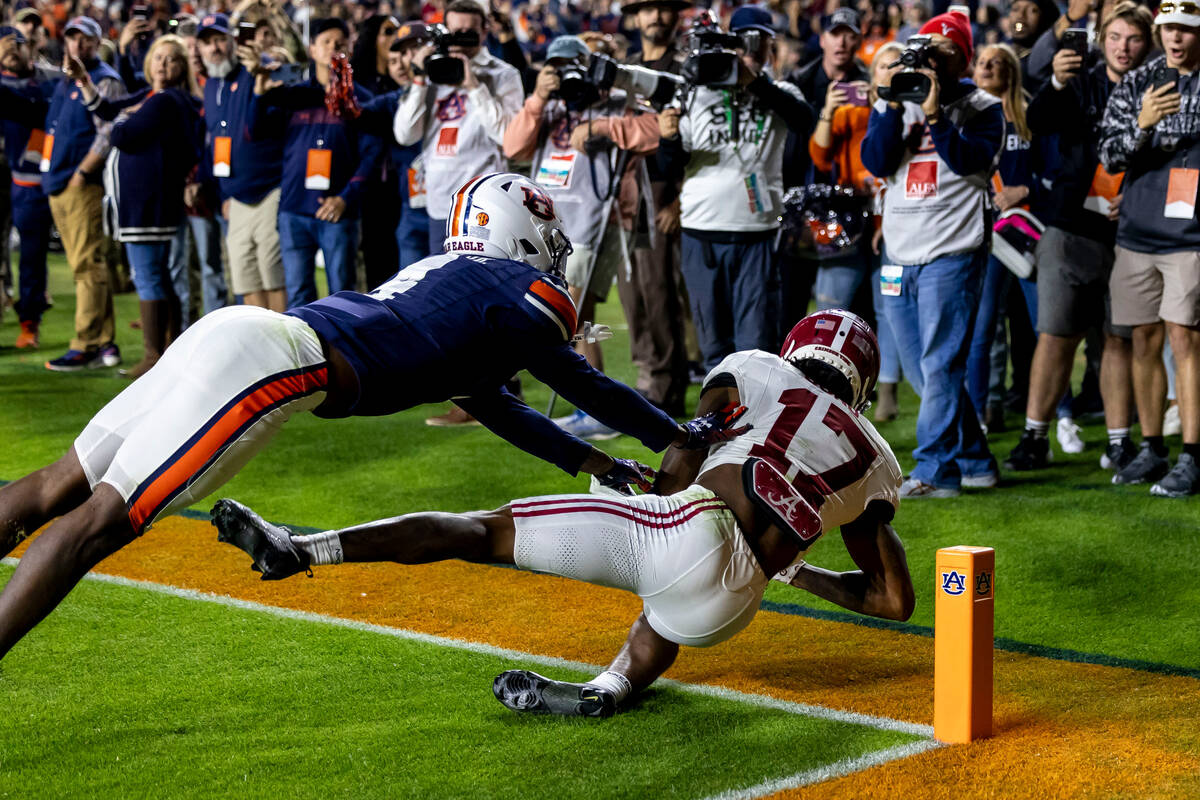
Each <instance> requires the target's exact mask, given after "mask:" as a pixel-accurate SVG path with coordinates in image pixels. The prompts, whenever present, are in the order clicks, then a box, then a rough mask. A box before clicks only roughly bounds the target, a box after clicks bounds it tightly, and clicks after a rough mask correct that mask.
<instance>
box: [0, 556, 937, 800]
mask: <svg viewBox="0 0 1200 800" xmlns="http://www.w3.org/2000/svg"><path fill="white" fill-rule="evenodd" d="M19 561H20V560H19V559H16V558H4V559H0V563H2V564H6V565H8V566H11V567H15V566H16V565H17V564H18V563H19ZM84 580H89V581H96V582H99V583H107V584H111V585H114V586H124V587H127V588H132V589H141V590H143V591H148V592H155V593H157V594H163V595H169V596H171V597H179V598H182V599H185V600H196V601H199V602H202V603H213V604H215V605H221V606H226V607H229V608H236V609H240V610H243V611H255V612H258V613H261V614H270V615H273V616H276V617H282V618H284V619H292V620H300V621H303V622H315V623H319V624H323V625H332V626H335V627H339V628H348V629H350V630H356V631H363V632H366V633H375V634H380V635H383V636H392V637H395V638H397V639H405V640H408V641H413V642H421V643H423V644H430V645H435V646H438V647H449V648H454V649H456V650H465V651H467V652H470V653H478V654H480V655H487V656H495V657H498V658H505V659H509V660H512V661H526V662H532V663H534V664H538V665H540V666H543V667H557V668H560V669H571V670H577V671H580V672H588V671H593V672H598V671H600V670H602V669H603V667H600V666H597V665H595V664H585V663H583V662H581V661H569V660H567V659H565V658H556V657H554V656H544V655H538V654H535V653H524V652H521V651H520V650H510V649H508V648H505V647H496V646H494V645H490V644H482V643H480V642H469V641H465V640H462V639H451V638H449V637H445V636H434V635H432V634H428V633H418V632H417V631H410V630H407V629H404V628H390V627H387V626H386V625H375V624H373V623H370V622H360V621H358V620H354V619H346V618H344V617H333V616H329V615H326V614H315V613H313V612H311V611H298V610H296V609H292V608H280V607H279V606H268V605H264V604H262V603H255V602H252V601H250V600H240V599H238V598H236V597H229V596H227V595H217V594H211V593H209V592H198V591H196V590H194V589H181V588H179V587H178V586H170V585H167V584H164V583H154V582H152V581H137V580H133V579H131V578H123V577H121V576H119V575H106V574H104V573H98V572H97V573H88V574H87V575H85V576H84ZM655 685H656V686H668V687H670V688H672V689H678V690H680V691H684V692H690V693H692V694H699V695H705V696H707V697H713V698H717V699H721V700H729V701H733V702H737V703H745V704H747V705H752V706H758V707H760V708H770V709H774V710H778V711H784V712H787V713H789V714H797V715H799V716H805V717H814V718H817V719H822V720H828V721H832V722H841V723H845V724H850V725H861V726H863V727H868V728H875V729H877V730H884V731H893V732H897V733H907V734H910V735H913V736H920V737H922V738H921V740H920V741H916V742H910V743H908V744H903V745H896V746H893V747H888V748H884V749H883V750H875V751H872V752H867V753H864V754H863V755H860V756H854V757H853V758H848V759H843V760H842V761H837V762H834V763H832V764H826V765H824V766H821V767H816V768H814V769H811V770H806V771H804V772H798V773H795V774H794V775H788V776H785V777H782V778H775V779H772V780H768V781H764V782H762V783H759V784H755V785H754V786H749V787H746V788H742V789H730V790H728V791H725V792H722V793H720V794H716V795H712V796H711V797H709V798H705V800H751V799H752V798H757V797H765V796H766V795H770V794H774V793H775V792H779V791H783V790H784V789H796V788H799V787H801V786H809V785H811V784H814V783H821V782H823V781H827V780H832V779H834V778H841V777H844V776H846V775H850V774H852V773H855V772H861V771H862V770H865V769H869V768H870V767H876V766H880V765H882V764H886V763H888V762H889V761H898V760H900V759H903V758H908V757H909V756H915V755H917V754H919V753H924V752H926V751H928V750H934V749H936V748H939V747H944V746H945V745H943V744H942V743H941V742H938V741H936V740H935V739H934V738H933V726H932V725H918V724H916V723H914V722H905V721H903V720H898V719H892V718H890V717H877V716H873V715H871V714H860V713H858V712H854V711H841V710H838V709H834V708H825V707H823V706H814V705H809V704H807V703H795V702H792V701H790V700H781V699H779V698H777V697H769V696H767V695H761V694H752V693H750V692H739V691H735V690H733V689H726V688H724V687H721V686H709V685H706V684H696V683H683V682H681V681H675V680H671V679H670V678H659V679H658V680H657V681H655Z"/></svg>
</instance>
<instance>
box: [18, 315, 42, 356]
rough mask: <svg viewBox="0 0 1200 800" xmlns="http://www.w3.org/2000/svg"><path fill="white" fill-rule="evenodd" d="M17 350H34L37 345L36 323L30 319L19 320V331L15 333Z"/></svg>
mask: <svg viewBox="0 0 1200 800" xmlns="http://www.w3.org/2000/svg"><path fill="white" fill-rule="evenodd" d="M13 346H14V347H16V348H17V349H18V350H36V349H37V347H38V324H37V323H36V322H34V321H33V320H31V319H25V320H21V332H20V333H18V334H17V341H16V344H15V345H13Z"/></svg>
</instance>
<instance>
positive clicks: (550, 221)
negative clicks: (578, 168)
mask: <svg viewBox="0 0 1200 800" xmlns="http://www.w3.org/2000/svg"><path fill="white" fill-rule="evenodd" d="M442 246H443V248H444V249H445V251H446V252H447V253H479V254H480V255H485V256H492V257H494V258H508V259H512V260H513V261H522V262H524V263H526V264H529V265H530V266H531V267H536V268H537V269H540V270H542V271H543V272H548V273H550V274H552V275H559V276H561V275H562V271H563V265H564V263H565V261H566V258H567V255H568V254H569V253H570V252H571V240H570V239H568V238H567V234H566V233H565V232H564V231H563V227H562V220H560V219H559V217H558V214H557V213H556V212H555V210H554V201H553V200H551V199H550V195H548V194H546V191H545V189H543V188H542V187H541V186H538V185H537V184H536V183H534V182H533V181H531V180H530V179H529V178H526V177H525V176H524V175H517V174H515V173H512V172H496V173H492V174H491V175H479V176H476V177H474V178H472V179H471V180H469V181H467V182H466V183H465V184H463V186H462V188H461V189H459V190H458V191H457V192H455V193H454V196H453V197H452V198H451V200H450V216H449V217H447V219H446V240H445V242H444V243H443V245H442Z"/></svg>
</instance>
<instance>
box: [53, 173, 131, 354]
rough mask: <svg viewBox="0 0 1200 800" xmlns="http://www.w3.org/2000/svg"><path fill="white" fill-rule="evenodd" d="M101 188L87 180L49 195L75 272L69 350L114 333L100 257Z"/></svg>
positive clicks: (104, 266) (109, 291)
mask: <svg viewBox="0 0 1200 800" xmlns="http://www.w3.org/2000/svg"><path fill="white" fill-rule="evenodd" d="M103 197H104V190H103V189H102V188H100V187H99V186H95V185H92V184H88V185H87V186H83V187H82V188H72V187H70V186H68V187H67V188H65V189H63V190H62V191H61V192H59V193H58V194H57V195H54V196H53V197H51V198H50V213H51V214H52V215H53V216H54V224H55V226H57V228H58V233H59V236H61V237H62V243H63V250H65V251H66V255H67V263H68V264H70V265H71V270H72V272H73V273H74V275H75V338H73V339H72V340H71V349H72V350H87V349H88V348H91V347H99V346H100V345H104V344H108V343H109V342H111V341H112V340H113V336H114V330H113V329H114V327H115V325H114V320H113V300H112V285H111V284H110V283H109V278H108V262H107V261H106V260H105V258H104V252H105V248H106V244H107V243H106V240H105V237H104V229H103V227H102V226H101V215H102V213H103V211H102V201H103Z"/></svg>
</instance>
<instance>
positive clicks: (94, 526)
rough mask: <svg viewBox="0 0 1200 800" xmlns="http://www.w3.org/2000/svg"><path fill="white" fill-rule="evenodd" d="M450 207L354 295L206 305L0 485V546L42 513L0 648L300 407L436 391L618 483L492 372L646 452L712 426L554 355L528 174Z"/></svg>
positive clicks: (642, 477) (6, 594) (630, 476)
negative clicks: (426, 251)
mask: <svg viewBox="0 0 1200 800" xmlns="http://www.w3.org/2000/svg"><path fill="white" fill-rule="evenodd" d="M452 208H453V214H452V215H451V217H450V219H449V220H448V221H447V237H446V250H447V252H446V253H445V254H442V255H437V256H432V257H430V258H426V259H423V260H421V261H418V262H416V263H415V264H412V265H410V266H408V267H406V268H404V269H402V270H400V272H398V273H397V274H396V275H395V277H393V278H392V279H391V280H390V281H388V282H387V283H385V284H383V285H382V286H380V287H379V288H377V289H376V290H375V291H373V292H371V293H370V294H359V293H356V292H338V293H337V294H334V295H331V296H329V297H326V298H324V299H323V300H318V301H317V302H315V303H311V304H309V305H306V306H302V307H299V308H295V309H292V310H291V311H289V312H287V313H286V314H280V313H277V312H274V311H270V310H267V309H263V308H257V307H253V306H235V307H231V308H224V309H220V310H218V311H215V312H213V313H211V314H208V315H206V316H205V317H203V318H202V319H201V320H200V321H199V322H197V323H196V324H195V325H193V326H192V327H190V328H189V329H188V330H187V331H186V332H185V333H184V334H183V336H181V337H180V338H179V339H177V340H176V341H175V343H173V344H172V345H171V346H170V347H169V348H168V349H167V351H166V352H165V353H164V354H163V357H162V358H161V359H160V360H159V361H158V363H157V364H156V365H155V366H154V367H153V368H152V369H151V370H150V371H149V372H147V373H146V374H145V375H143V376H142V377H141V378H139V379H138V380H137V381H135V382H134V383H133V384H132V385H131V386H130V387H129V388H128V389H126V390H125V391H124V392H122V393H121V394H119V395H117V397H115V398H113V400H112V401H111V402H109V403H108V405H106V406H105V407H104V408H103V409H101V410H100V411H99V413H97V414H96V416H95V417H93V418H92V420H91V422H89V423H88V425H87V427H85V428H84V430H83V432H82V433H81V434H80V435H79V436H78V438H76V440H75V442H74V444H73V445H72V447H71V448H70V449H69V450H68V451H67V453H66V454H65V455H64V456H63V457H62V458H60V459H59V460H58V461H56V462H54V463H53V464H50V465H49V466H46V467H43V468H42V469H39V470H37V471H36V472H33V473H31V474H30V475H27V476H25V477H24V478H22V479H20V480H18V481H16V482H14V483H12V484H10V485H8V486H5V487H3V488H0V555H3V554H5V553H7V552H9V551H10V550H12V549H13V548H14V547H15V546H16V545H17V544H18V543H19V542H20V541H21V540H22V539H24V538H25V537H27V536H29V535H30V534H32V533H33V532H34V531H36V530H38V529H39V528H40V527H41V526H42V525H44V524H46V523H47V522H49V521H50V520H51V519H54V518H55V517H58V519H57V520H55V521H54V522H53V523H52V524H51V525H50V526H49V528H48V529H47V530H46V531H45V533H43V534H42V535H41V536H39V537H38V539H37V540H36V541H35V542H34V543H33V544H32V545H31V546H30V548H29V550H28V551H27V552H26V553H25V556H24V557H23V558H22V559H21V563H20V565H19V566H18V567H17V570H16V572H15V573H13V576H12V578H11V579H10V580H9V582H8V584H7V585H6V586H5V587H4V591H3V593H2V594H0V657H2V656H3V655H4V654H5V653H7V652H8V650H9V649H10V648H11V647H12V646H13V645H14V644H15V643H16V642H17V641H18V640H19V639H20V638H21V637H22V636H24V635H25V633H26V632H28V631H29V630H30V629H31V628H32V627H33V626H34V625H36V624H37V623H38V622H39V621H40V620H41V619H42V618H43V617H45V615H46V614H48V613H49V612H50V611H51V610H52V609H53V608H54V607H55V606H56V605H57V604H58V603H59V602H60V601H61V600H62V599H63V597H65V596H66V595H67V593H68V592H69V591H70V590H71V588H72V587H73V586H74V585H75V584H76V583H77V582H78V581H79V580H80V579H81V578H82V577H83V575H84V574H85V573H86V572H87V571H88V570H89V569H91V568H92V567H93V566H95V565H96V564H97V563H99V562H100V561H101V560H102V559H104V558H105V557H107V556H108V555H110V554H111V553H113V552H115V551H116V550H118V549H120V548H121V547H123V546H124V545H126V544H128V543H129V542H130V541H132V540H133V539H134V538H136V537H137V536H139V535H141V533H142V531H143V530H144V529H145V528H146V527H147V526H148V525H150V524H151V523H153V522H154V520H156V519H157V518H159V517H161V516H162V515H164V514H168V513H170V512H172V511H175V510H177V509H180V508H183V507H185V506H187V505H190V504H192V503H194V502H196V501H198V500H200V499H202V498H203V497H205V496H206V495H208V494H210V493H211V492H213V491H214V490H216V489H217V488H218V487H219V486H221V485H222V484H224V483H225V482H226V481H227V480H229V478H231V477H232V476H233V475H234V474H236V473H237V472H238V470H240V469H241V468H242V467H243V466H244V465H245V464H246V463H247V462H248V461H249V460H250V459H251V458H252V457H253V456H254V455H255V454H256V453H257V452H258V451H259V450H261V449H262V448H263V447H264V446H265V445H266V444H267V442H269V441H270V439H271V438H272V437H273V436H274V434H275V433H276V432H277V431H278V430H279V428H280V427H281V426H282V425H283V423H284V422H286V421H287V420H288V419H289V418H290V417H291V416H292V415H293V414H295V413H297V412H300V411H311V412H313V413H314V414H316V415H317V416H320V417H329V418H338V417H348V416H357V415H380V414H392V413H394V412H397V411H401V410H404V409H406V408H411V407H413V406H415V405H418V404H421V403H430V402H439V401H443V400H447V399H454V401H455V402H457V403H458V404H459V405H461V406H462V407H463V408H464V409H466V410H467V411H469V412H470V413H471V414H473V415H474V416H475V417H476V418H477V419H478V420H479V421H480V422H482V423H483V424H484V425H486V426H487V427H489V428H490V429H491V430H493V431H494V432H495V433H497V434H499V435H500V436H502V437H504V438H505V439H507V440H508V441H510V442H512V443H513V444H515V445H517V446H518V447H520V448H522V449H524V450H526V451H528V452H530V453H532V454H534V455H536V456H539V457H540V458H543V459H545V460H547V461H549V462H551V463H553V464H555V465H557V466H559V467H561V468H562V469H564V470H566V471H567V472H569V473H571V474H572V475H574V474H576V473H577V472H588V473H591V474H592V475H595V476H597V478H598V479H599V480H600V481H601V482H603V483H605V484H606V485H611V486H622V487H623V486H626V485H627V484H629V483H637V484H639V485H642V486H644V487H649V485H650V484H649V480H648V479H649V477H651V475H652V473H651V471H650V470H649V468H648V467H645V466H643V465H640V464H637V463H636V462H633V461H627V460H624V459H613V458H612V457H610V456H609V455H607V454H606V453H604V452H602V451H600V450H596V449H595V448H593V447H592V446H591V445H589V444H587V443H586V442H583V441H580V440H578V439H576V438H574V437H572V436H570V435H569V434H567V433H565V432H564V431H563V430H562V429H560V428H559V427H558V426H557V425H555V424H554V423H553V422H552V421H550V420H549V419H547V418H545V417H543V416H542V415H540V414H538V413H537V412H535V411H533V410H532V409H530V408H529V407H528V406H526V405H524V404H523V403H522V402H521V401H520V400H518V399H517V398H516V397H514V396H513V395H512V394H509V393H508V392H506V391H505V390H504V388H503V384H504V382H505V381H506V380H507V379H508V378H509V377H510V376H511V375H513V374H515V373H516V372H518V371H519V370H521V369H528V370H529V371H530V372H532V373H533V374H534V375H535V376H537V377H538V378H540V379H541V380H543V381H545V382H546V383H548V384H549V385H550V386H552V387H553V388H554V389H555V390H557V391H558V392H559V393H560V394H561V395H563V397H565V398H566V399H568V400H569V401H571V402H572V403H575V404H576V405H578V406H579V407H581V408H583V409H585V410H586V411H588V412H589V413H591V414H592V415H594V416H596V417H597V418H599V419H601V420H603V421H604V422H605V423H606V424H608V425H611V426H612V427H614V428H617V429H618V430H621V431H623V432H625V433H627V434H629V435H631V436H635V437H637V438H638V439H639V440H641V441H642V443H644V444H645V445H646V446H647V447H649V448H650V449H651V450H655V451H659V450H663V449H665V448H666V447H667V446H669V445H672V444H675V445H681V446H688V447H706V446H708V445H709V444H711V443H712V442H713V441H716V439H715V438H714V437H720V436H724V435H726V434H725V431H724V428H725V425H724V424H723V423H721V422H716V423H714V421H713V419H705V420H693V421H692V422H690V423H687V424H686V425H679V424H677V423H676V422H675V421H674V420H673V419H671V418H670V417H668V416H667V415H665V414H663V413H662V412H661V411H659V410H658V409H657V408H655V407H654V406H652V405H650V404H649V403H648V402H646V401H645V400H643V399H642V397H641V396H640V395H638V394H637V392H635V391H633V390H632V389H630V388H629V387H627V386H624V385H622V384H620V383H616V382H615V381H612V380H610V379H609V378H607V377H605V376H604V375H603V374H601V373H599V372H596V371H595V370H594V369H592V368H591V367H590V366H589V365H588V364H587V362H586V361H584V360H583V358H582V357H581V356H579V355H578V354H576V353H575V351H574V350H572V349H571V346H570V340H571V338H572V336H573V335H574V333H575V328H576V320H575V311H574V306H572V304H571V300H570V297H569V296H568V295H567V290H566V286H565V284H564V283H563V282H562V280H561V278H560V277H559V272H560V268H561V265H562V261H563V259H564V257H565V256H566V255H567V253H569V252H570V249H571V244H570V242H569V241H568V239H567V237H566V236H565V235H564V234H563V231H562V224H561V221H560V220H559V218H558V217H557V215H556V213H555V210H554V205H553V203H552V202H551V200H550V199H549V197H547V196H546V194H545V193H544V192H543V191H542V190H541V189H540V188H539V187H538V185H537V184H535V183H533V182H532V181H530V180H528V179H527V178H524V177H522V176H520V175H512V174H493V175H486V176H480V177H476V178H474V179H472V180H470V181H468V182H467V184H466V185H465V186H463V187H462V188H461V189H460V190H459V191H458V192H456V193H455V195H454V197H453V202H452Z"/></svg>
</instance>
